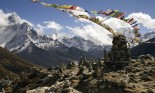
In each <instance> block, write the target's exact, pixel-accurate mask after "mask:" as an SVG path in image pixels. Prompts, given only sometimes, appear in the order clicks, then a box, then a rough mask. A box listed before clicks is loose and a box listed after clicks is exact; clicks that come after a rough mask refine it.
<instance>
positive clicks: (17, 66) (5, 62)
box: [0, 47, 36, 79]
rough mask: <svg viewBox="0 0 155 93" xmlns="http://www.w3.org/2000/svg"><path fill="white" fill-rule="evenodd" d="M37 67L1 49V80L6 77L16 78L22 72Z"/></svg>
mask: <svg viewBox="0 0 155 93" xmlns="http://www.w3.org/2000/svg"><path fill="white" fill-rule="evenodd" d="M34 66H36V65H33V64H32V63H29V62H28V61H26V60H23V59H21V58H20V57H18V56H16V55H14V54H13V53H10V52H9V51H7V50H6V49H4V48H1V47H0V79H1V78H4V77H6V76H9V77H11V78H15V76H17V75H19V74H20V73H21V72H23V71H25V70H28V69H30V68H32V67H34Z"/></svg>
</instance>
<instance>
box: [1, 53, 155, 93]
mask: <svg viewBox="0 0 155 93" xmlns="http://www.w3.org/2000/svg"><path fill="white" fill-rule="evenodd" d="M0 91H1V92H2V93H5V92H7V93H9V92H10V93H155V60H154V58H153V57H152V56H150V55H142V56H140V57H138V58H137V59H132V60H131V62H130V64H129V65H128V66H125V67H115V66H107V65H105V64H104V61H103V60H101V59H99V60H98V62H95V61H93V60H92V61H87V60H86V59H81V61H80V62H79V64H76V63H74V62H71V63H69V64H68V65H64V64H61V65H60V66H57V67H53V66H51V67H50V68H48V69H37V68H32V69H31V70H30V71H29V72H25V73H24V72H23V73H22V74H21V76H20V77H19V78H17V79H16V80H13V81H11V80H10V79H9V77H6V78H5V79H3V80H1V81H0Z"/></svg>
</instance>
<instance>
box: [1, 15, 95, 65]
mask: <svg viewBox="0 0 155 93" xmlns="http://www.w3.org/2000/svg"><path fill="white" fill-rule="evenodd" d="M6 20H8V22H9V24H10V25H8V26H5V27H3V30H2V31H0V45H1V46H2V47H4V48H7V49H8V50H9V51H12V52H14V53H16V54H17V55H19V56H20V57H22V58H24V59H26V60H28V61H30V62H32V63H35V64H37V65H42V66H46V67H47V66H50V65H57V64H60V63H62V62H64V63H66V62H69V61H73V60H75V61H78V60H80V57H81V56H85V57H87V58H94V57H96V56H94V55H93V54H90V53H89V52H87V51H84V50H81V49H79V48H76V47H74V46H69V47H68V46H66V45H64V44H63V43H62V42H60V41H59V40H53V39H52V38H49V37H47V36H45V35H38V34H37V32H36V31H35V30H34V29H33V28H32V27H31V26H30V25H29V24H28V23H26V22H22V23H21V22H20V21H19V20H20V17H19V16H18V15H17V14H16V13H12V14H11V15H9V16H8V19H6Z"/></svg>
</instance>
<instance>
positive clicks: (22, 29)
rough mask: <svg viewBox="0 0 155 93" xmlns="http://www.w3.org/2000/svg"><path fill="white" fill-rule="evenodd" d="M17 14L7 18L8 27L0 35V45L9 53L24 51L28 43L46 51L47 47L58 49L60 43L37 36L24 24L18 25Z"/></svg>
mask: <svg viewBox="0 0 155 93" xmlns="http://www.w3.org/2000/svg"><path fill="white" fill-rule="evenodd" d="M19 20H20V18H19V16H18V15H17V14H15V13H12V15H10V16H8V21H9V22H10V25H9V26H6V27H5V29H4V30H3V31H1V33H0V45H1V46H3V47H5V48H7V49H9V50H10V51H16V52H20V51H22V50H23V49H25V48H26V47H27V46H28V45H29V44H30V42H32V43H34V44H35V45H36V46H37V47H39V48H42V49H47V48H48V47H50V48H51V47H59V46H60V45H61V43H60V42H59V41H58V40H53V39H52V38H48V37H46V36H42V35H38V34H37V32H36V31H34V30H33V28H32V27H31V26H30V25H29V24H28V23H26V22H23V23H20V21H19Z"/></svg>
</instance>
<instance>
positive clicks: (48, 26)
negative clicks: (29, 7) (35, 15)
mask: <svg viewBox="0 0 155 93" xmlns="http://www.w3.org/2000/svg"><path fill="white" fill-rule="evenodd" d="M43 23H44V24H46V29H53V30H56V31H59V30H61V29H62V28H63V27H62V26H61V25H60V24H58V23H56V22H54V21H44V22H43Z"/></svg>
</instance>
